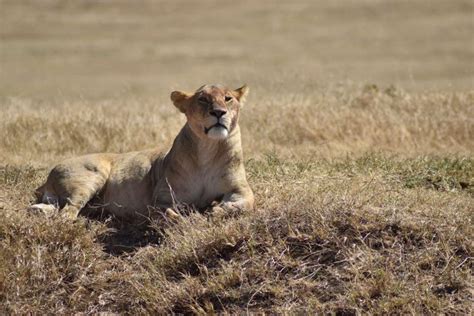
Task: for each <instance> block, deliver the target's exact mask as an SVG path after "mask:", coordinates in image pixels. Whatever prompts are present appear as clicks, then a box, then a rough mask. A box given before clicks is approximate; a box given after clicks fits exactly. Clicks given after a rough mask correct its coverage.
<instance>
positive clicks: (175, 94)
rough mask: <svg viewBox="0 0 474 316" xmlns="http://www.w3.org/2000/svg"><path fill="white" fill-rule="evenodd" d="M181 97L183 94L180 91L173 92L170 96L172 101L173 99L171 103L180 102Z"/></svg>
mask: <svg viewBox="0 0 474 316" xmlns="http://www.w3.org/2000/svg"><path fill="white" fill-rule="evenodd" d="M180 95H181V93H180V92H179V91H173V92H171V94H170V99H171V101H176V100H178V99H179V97H180Z"/></svg>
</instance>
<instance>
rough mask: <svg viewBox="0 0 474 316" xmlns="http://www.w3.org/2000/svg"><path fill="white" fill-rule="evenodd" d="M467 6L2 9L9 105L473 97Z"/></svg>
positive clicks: (53, 1)
mask: <svg viewBox="0 0 474 316" xmlns="http://www.w3.org/2000/svg"><path fill="white" fill-rule="evenodd" d="M473 7H474V3H473V2H472V1H470V0H453V1H446V0H425V1H421V0H410V1H406V0H397V1H391V0H385V1H382V0H357V1H354V0H338V1H301V0H299V1H269V0H265V1H249V0H243V1H210V0H201V1H187V0H179V1H143V0H141V1H125V0H114V1H112V0H94V1H92V0H84V1H67V0H43V1H39V0H38V1H29V0H23V1H18V0H13V1H9V0H7V1H5V0H2V1H0V23H1V24H0V36H1V37H0V38H1V41H0V43H1V44H0V45H1V46H0V52H1V57H0V58H1V59H0V70H1V76H0V96H19V97H33V98H44V97H55V98H57V97H66V98H69V97H71V98H77V97H83V98H108V97H110V96H122V95H132V96H136V95H144V96H156V95H163V94H166V95H167V94H168V92H169V91H170V89H173V88H176V87H181V88H188V89H195V88H197V86H199V85H200V84H201V83H206V82H223V83H227V84H235V85H238V84H240V83H242V82H247V83H248V84H250V85H251V86H252V87H254V88H256V89H257V90H262V91H271V90H278V89H293V90H294V91H301V92H305V91H307V90H308V89H309V90H311V89H314V88H315V87H325V86H327V85H334V84H338V83H341V82H348V81H349V82H362V83H377V84H382V85H383V84H387V85H390V84H394V85H396V86H399V87H402V88H404V89H407V90H410V91H413V90H415V91H420V90H423V91H424V90H437V89H442V90H450V91H453V90H454V91H459V90H470V89H472V88H473V82H474V81H473V78H474V39H473V35H472V34H474V15H473Z"/></svg>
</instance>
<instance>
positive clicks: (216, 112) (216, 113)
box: [209, 109, 227, 118]
mask: <svg viewBox="0 0 474 316" xmlns="http://www.w3.org/2000/svg"><path fill="white" fill-rule="evenodd" d="M226 113H227V111H226V110H224V109H213V110H210V111H209V114H211V115H212V116H215V117H217V118H221V117H222V116H223V115H224V114H226Z"/></svg>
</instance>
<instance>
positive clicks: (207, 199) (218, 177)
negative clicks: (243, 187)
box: [172, 170, 226, 208]
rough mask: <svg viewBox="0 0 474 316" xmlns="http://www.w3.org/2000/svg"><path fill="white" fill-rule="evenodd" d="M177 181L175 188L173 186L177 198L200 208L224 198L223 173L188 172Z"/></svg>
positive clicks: (208, 171)
mask: <svg viewBox="0 0 474 316" xmlns="http://www.w3.org/2000/svg"><path fill="white" fill-rule="evenodd" d="M177 182H179V185H176V186H175V189H173V188H172V189H173V191H174V193H175V196H176V199H177V200H178V201H179V202H182V203H186V204H192V205H194V206H196V207H198V208H204V207H207V206H209V205H210V204H211V203H212V202H213V201H215V200H218V199H220V198H222V196H223V195H224V194H225V191H226V185H225V181H224V177H223V175H222V174H221V173H219V172H215V171H210V170H203V171H201V172H194V173H192V174H188V175H187V176H185V177H183V178H181V179H179V180H178V181H177Z"/></svg>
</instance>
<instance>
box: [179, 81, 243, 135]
mask: <svg viewBox="0 0 474 316" xmlns="http://www.w3.org/2000/svg"><path fill="white" fill-rule="evenodd" d="M248 91H249V89H248V87H247V86H246V85H244V86H242V87H241V88H238V89H236V90H232V89H229V88H227V87H224V86H221V85H204V86H202V87H201V88H199V89H198V90H196V92H195V93H193V94H190V93H186V92H182V91H173V92H172V93H171V100H172V101H173V104H174V105H175V106H176V107H177V108H178V109H179V110H180V111H181V112H183V113H184V114H186V117H187V119H188V124H189V126H190V127H191V129H192V131H193V132H194V133H195V134H196V135H197V136H199V137H201V138H210V139H217V140H222V139H225V138H227V136H228V135H229V134H230V133H231V132H232V131H233V129H234V128H235V127H236V126H237V122H238V119H239V111H240V108H241V107H242V105H243V103H244V101H245V97H246V96H247V94H248Z"/></svg>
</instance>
